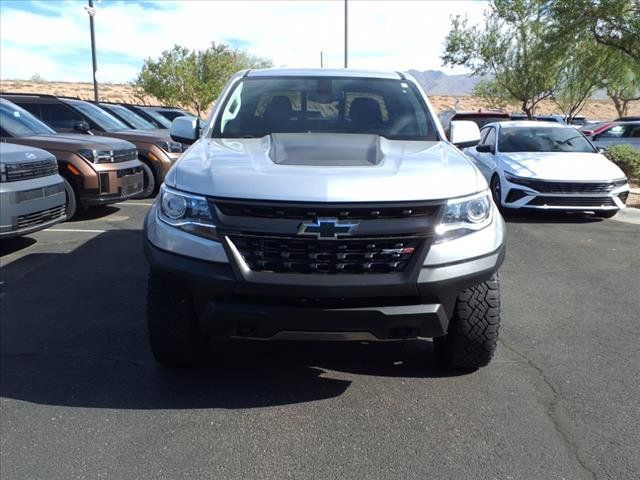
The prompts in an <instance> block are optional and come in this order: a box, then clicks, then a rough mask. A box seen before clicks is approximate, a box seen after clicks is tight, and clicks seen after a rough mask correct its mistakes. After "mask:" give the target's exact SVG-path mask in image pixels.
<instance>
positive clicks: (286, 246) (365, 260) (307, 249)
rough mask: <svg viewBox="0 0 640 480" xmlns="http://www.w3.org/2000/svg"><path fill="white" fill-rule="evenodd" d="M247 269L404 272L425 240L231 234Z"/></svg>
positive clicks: (358, 272) (304, 271)
mask: <svg viewBox="0 0 640 480" xmlns="http://www.w3.org/2000/svg"><path fill="white" fill-rule="evenodd" d="M228 238H229V240H230V241H231V243H232V244H233V245H235V247H236V248H237V249H238V251H239V252H240V254H241V255H242V258H243V259H244V261H245V263H246V264H247V266H248V267H249V268H250V269H251V270H253V271H258V272H277V273H313V274H349V273H351V274H374V273H394V272H401V271H403V270H404V268H405V267H406V266H407V264H408V263H409V261H410V260H411V258H412V257H413V255H414V254H415V252H416V251H418V249H419V247H420V246H421V244H422V242H423V241H424V238H423V237H404V238H395V237H386V238H358V239H340V240H316V239H300V238H292V237H265V236H260V235H245V234H243V235H229V236H228Z"/></svg>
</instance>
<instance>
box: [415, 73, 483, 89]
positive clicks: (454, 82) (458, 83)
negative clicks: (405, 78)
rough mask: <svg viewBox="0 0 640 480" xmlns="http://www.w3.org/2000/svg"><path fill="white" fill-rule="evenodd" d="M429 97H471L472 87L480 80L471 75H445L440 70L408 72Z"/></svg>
mask: <svg viewBox="0 0 640 480" xmlns="http://www.w3.org/2000/svg"><path fill="white" fill-rule="evenodd" d="M409 73H410V74H411V75H413V76H414V77H415V79H416V80H417V81H418V83H420V85H422V88H424V89H425V91H426V92H427V94H429V95H471V94H472V93H473V87H475V85H476V83H478V82H479V81H480V80H482V78H483V77H477V76H474V75H471V74H466V75H447V74H446V73H444V72H441V71H440V70H426V71H424V72H420V71H419V70H409Z"/></svg>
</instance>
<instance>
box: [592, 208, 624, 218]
mask: <svg viewBox="0 0 640 480" xmlns="http://www.w3.org/2000/svg"><path fill="white" fill-rule="evenodd" d="M618 212H619V210H601V211H599V212H596V217H600V218H611V217H614V216H615V215H616V213H618Z"/></svg>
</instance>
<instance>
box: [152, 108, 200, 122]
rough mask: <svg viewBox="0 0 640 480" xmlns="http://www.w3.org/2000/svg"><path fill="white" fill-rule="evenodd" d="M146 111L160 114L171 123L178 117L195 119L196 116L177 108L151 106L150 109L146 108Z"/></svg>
mask: <svg viewBox="0 0 640 480" xmlns="http://www.w3.org/2000/svg"><path fill="white" fill-rule="evenodd" d="M146 109H147V110H150V111H155V112H157V113H159V114H160V115H162V116H163V117H165V118H166V119H167V120H169V121H170V122H173V121H174V120H175V119H176V118H178V117H194V116H195V115H193V114H191V113H189V112H187V111H185V110H182V109H181V108H176V107H158V106H149V107H146Z"/></svg>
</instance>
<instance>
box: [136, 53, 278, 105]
mask: <svg viewBox="0 0 640 480" xmlns="http://www.w3.org/2000/svg"><path fill="white" fill-rule="evenodd" d="M268 66H271V61H270V60H268V59H264V58H260V57H256V56H254V55H251V54H249V53H247V52H245V51H242V50H236V49H232V48H230V47H229V46H227V45H224V44H217V45H216V44H215V43H212V44H211V46H210V47H209V48H207V49H206V50H189V49H188V48H185V47H181V46H179V45H175V46H174V47H173V48H172V49H171V50H167V51H164V52H162V55H161V56H160V57H159V58H158V59H155V60H154V59H151V58H149V59H147V60H145V62H144V65H143V67H142V70H141V71H140V73H139V75H138V77H137V78H136V80H135V82H134V87H135V89H136V90H137V91H138V95H139V92H140V91H142V92H144V93H146V94H148V95H153V96H154V97H156V98H157V99H158V100H160V101H162V102H164V103H167V104H168V105H175V106H182V107H185V108H188V109H192V110H193V111H195V112H196V114H197V115H198V116H200V114H201V113H202V112H204V111H206V110H207V109H208V108H209V106H210V105H211V104H212V103H213V101H214V100H215V99H216V98H217V97H218V95H219V94H220V92H221V91H222V88H223V87H224V85H225V83H226V82H227V80H228V79H229V77H231V75H233V74H234V73H235V72H237V71H238V70H243V69H246V68H263V67H268Z"/></svg>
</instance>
